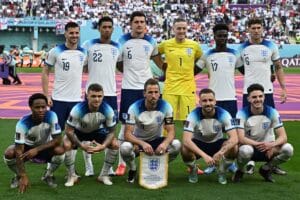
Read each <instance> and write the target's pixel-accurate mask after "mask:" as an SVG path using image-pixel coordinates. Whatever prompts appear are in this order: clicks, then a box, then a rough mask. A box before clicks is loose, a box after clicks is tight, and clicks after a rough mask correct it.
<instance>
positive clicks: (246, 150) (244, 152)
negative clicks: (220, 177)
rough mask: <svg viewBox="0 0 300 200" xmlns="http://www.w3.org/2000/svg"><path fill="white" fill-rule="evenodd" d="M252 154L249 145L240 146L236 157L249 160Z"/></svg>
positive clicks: (252, 151) (251, 148)
mask: <svg viewBox="0 0 300 200" xmlns="http://www.w3.org/2000/svg"><path fill="white" fill-rule="evenodd" d="M253 153H254V149H253V147H252V146H250V145H242V146H240V148H239V152H238V155H239V156H240V157H241V158H245V159H250V158H251V157H252V155H253Z"/></svg>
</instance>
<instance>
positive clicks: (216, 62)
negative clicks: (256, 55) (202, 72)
mask: <svg viewBox="0 0 300 200" xmlns="http://www.w3.org/2000/svg"><path fill="white" fill-rule="evenodd" d="M196 65H197V67H199V68H200V69H203V68H204V67H206V68H207V69H208V72H209V85H208V87H209V88H210V89H212V90H213V91H214V92H215V94H216V100H217V101H228V100H236V91H235V81H234V73H235V68H238V67H241V66H242V63H241V62H240V59H239V53H238V51H236V50H234V49H231V48H227V50H226V52H217V51H216V50H215V49H210V50H208V51H207V52H206V53H205V54H204V55H203V56H202V57H201V58H200V59H199V60H198V61H197V63H196Z"/></svg>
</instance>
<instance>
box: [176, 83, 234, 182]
mask: <svg viewBox="0 0 300 200" xmlns="http://www.w3.org/2000/svg"><path fill="white" fill-rule="evenodd" d="M199 98H200V102H199V103H200V105H201V107H198V108H196V109H194V110H193V111H192V112H191V113H190V114H189V115H188V117H187V120H186V122H185V125H184V133H183V140H182V142H183V147H182V152H181V154H182V159H183V161H184V162H185V163H186V165H187V166H188V167H190V168H191V172H190V175H189V182H191V183H196V182H198V174H197V167H196V164H195V160H196V159H199V158H200V157H201V158H203V159H204V161H205V163H206V164H207V165H208V166H210V167H212V166H216V165H218V166H219V167H218V181H219V183H221V184H226V183H227V180H226V176H225V172H226V169H227V167H229V166H230V165H231V164H232V160H229V159H234V158H235V155H236V152H237V143H238V138H237V133H236V129H235V120H234V119H232V118H231V115H230V114H229V112H227V111H226V110H224V109H222V108H220V107H217V106H216V99H215V93H214V92H213V91H212V90H211V89H203V90H201V91H200V93H199ZM223 130H225V131H226V133H227V135H228V136H229V139H225V135H224V134H223Z"/></svg>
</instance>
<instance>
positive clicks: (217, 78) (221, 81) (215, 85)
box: [196, 24, 242, 174]
mask: <svg viewBox="0 0 300 200" xmlns="http://www.w3.org/2000/svg"><path fill="white" fill-rule="evenodd" d="M228 31H229V29H228V26H227V25H226V24H217V25H215V27H214V28H213V32H214V39H215V42H216V47H215V48H213V49H210V50H208V51H207V52H206V53H205V54H204V55H203V56H202V57H201V59H199V60H198V61H197V63H196V65H197V67H199V68H200V69H201V70H202V69H203V68H204V67H206V68H207V69H208V76H209V84H208V85H209V88H210V89H212V90H213V91H214V92H215V94H216V100H217V102H216V105H217V106H219V107H221V108H223V109H225V110H227V111H228V112H229V113H230V115H231V117H233V118H235V116H236V113H237V100H236V90H235V83H234V73H235V69H236V68H238V67H240V66H241V65H242V64H241V62H239V61H240V59H239V53H238V52H237V51H236V50H234V49H231V48H228V47H227V40H228ZM225 91H226V92H225ZM229 169H230V170H231V171H232V172H235V170H236V166H235V165H234V164H233V165H232V166H231V167H230V168H229ZM214 170H215V167H212V168H207V169H205V170H204V172H205V173H207V174H209V173H211V172H213V171H214Z"/></svg>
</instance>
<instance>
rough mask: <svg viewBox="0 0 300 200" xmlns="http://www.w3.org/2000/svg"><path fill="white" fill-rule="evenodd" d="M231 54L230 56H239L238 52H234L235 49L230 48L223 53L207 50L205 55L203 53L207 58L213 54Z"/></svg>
mask: <svg viewBox="0 0 300 200" xmlns="http://www.w3.org/2000/svg"><path fill="white" fill-rule="evenodd" d="M224 52H225V53H231V54H233V55H238V54H239V52H238V51H237V50H235V49H232V48H226V50H225V51H217V50H216V49H209V50H208V51H207V52H206V53H205V55H206V56H207V57H208V56H210V55H212V54H215V53H224Z"/></svg>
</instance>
